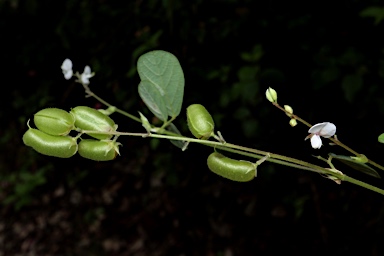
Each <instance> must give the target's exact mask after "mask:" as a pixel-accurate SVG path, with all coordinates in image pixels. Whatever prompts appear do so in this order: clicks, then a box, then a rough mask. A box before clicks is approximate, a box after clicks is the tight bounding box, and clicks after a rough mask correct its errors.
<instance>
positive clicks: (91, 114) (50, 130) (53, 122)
mask: <svg viewBox="0 0 384 256" xmlns="http://www.w3.org/2000/svg"><path fill="white" fill-rule="evenodd" d="M33 121H34V123H35V126H36V128H37V129H35V128H31V127H29V129H28V131H26V132H25V133H24V135H23V142H24V144H25V145H27V146H30V147H32V148H33V149H34V150H36V151H37V152H39V153H41V154H44V155H47V156H54V157H60V158H69V157H71V156H73V155H75V154H76V153H77V152H78V153H79V155H80V156H82V157H84V158H87V159H91V160H95V161H108V160H113V159H114V158H115V157H116V155H117V154H120V153H119V146H120V145H121V144H120V143H119V142H116V140H115V139H112V137H113V135H111V134H103V133H105V132H114V131H116V129H117V125H116V124H115V122H114V121H113V120H112V119H111V118H110V117H109V116H107V115H105V114H103V113H101V112H100V111H98V110H96V109H93V108H90V107H87V106H78V107H75V108H73V109H71V111H70V112H67V111H65V110H62V109H58V108H46V109H43V110H40V111H39V112H37V113H36V114H35V115H34V118H33ZM28 126H29V125H28ZM72 130H76V131H86V133H88V135H89V136H91V137H93V139H81V141H80V142H79V143H77V140H78V139H79V137H80V136H76V137H72V136H70V135H69V133H70V132H71V131H72ZM97 132H101V133H97Z"/></svg>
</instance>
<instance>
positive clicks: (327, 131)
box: [319, 123, 336, 138]
mask: <svg viewBox="0 0 384 256" xmlns="http://www.w3.org/2000/svg"><path fill="white" fill-rule="evenodd" d="M335 133H336V125H334V124H333V123H327V124H326V125H325V126H324V127H323V128H322V129H321V131H320V133H319V134H320V135H321V136H323V137H324V138H329V137H332V136H333V135H335Z"/></svg>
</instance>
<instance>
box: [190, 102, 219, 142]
mask: <svg viewBox="0 0 384 256" xmlns="http://www.w3.org/2000/svg"><path fill="white" fill-rule="evenodd" d="M187 121H188V127H189V130H190V131H191V133H192V134H193V135H194V136H195V137H196V138H198V139H203V140H206V139H208V138H209V137H211V136H213V134H214V133H213V131H214V128H215V123H214V121H213V119H212V116H211V115H210V114H209V112H208V111H207V109H206V108H205V107H204V106H203V105H200V104H192V105H190V106H189V107H188V108H187Z"/></svg>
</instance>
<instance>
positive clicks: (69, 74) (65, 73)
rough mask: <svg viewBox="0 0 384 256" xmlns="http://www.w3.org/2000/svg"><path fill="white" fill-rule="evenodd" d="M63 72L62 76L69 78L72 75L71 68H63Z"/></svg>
mask: <svg viewBox="0 0 384 256" xmlns="http://www.w3.org/2000/svg"><path fill="white" fill-rule="evenodd" d="M63 74H64V78H65V79H67V80H69V79H70V78H71V77H72V75H73V71H72V69H70V70H63Z"/></svg>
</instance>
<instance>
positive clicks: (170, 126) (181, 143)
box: [167, 123, 187, 151]
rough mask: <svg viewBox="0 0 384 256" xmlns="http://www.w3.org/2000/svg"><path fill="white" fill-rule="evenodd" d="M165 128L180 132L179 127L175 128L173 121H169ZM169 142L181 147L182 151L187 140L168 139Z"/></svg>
mask: <svg viewBox="0 0 384 256" xmlns="http://www.w3.org/2000/svg"><path fill="white" fill-rule="evenodd" d="M167 130H168V131H171V132H174V133H176V134H179V135H181V132H180V131H179V129H177V127H176V125H174V124H173V123H170V124H169V125H168V126H167ZM170 142H171V143H172V144H173V145H175V146H176V147H178V148H181V149H182V150H183V151H184V150H185V149H186V148H185V147H186V144H187V142H186V141H181V140H170Z"/></svg>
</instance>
